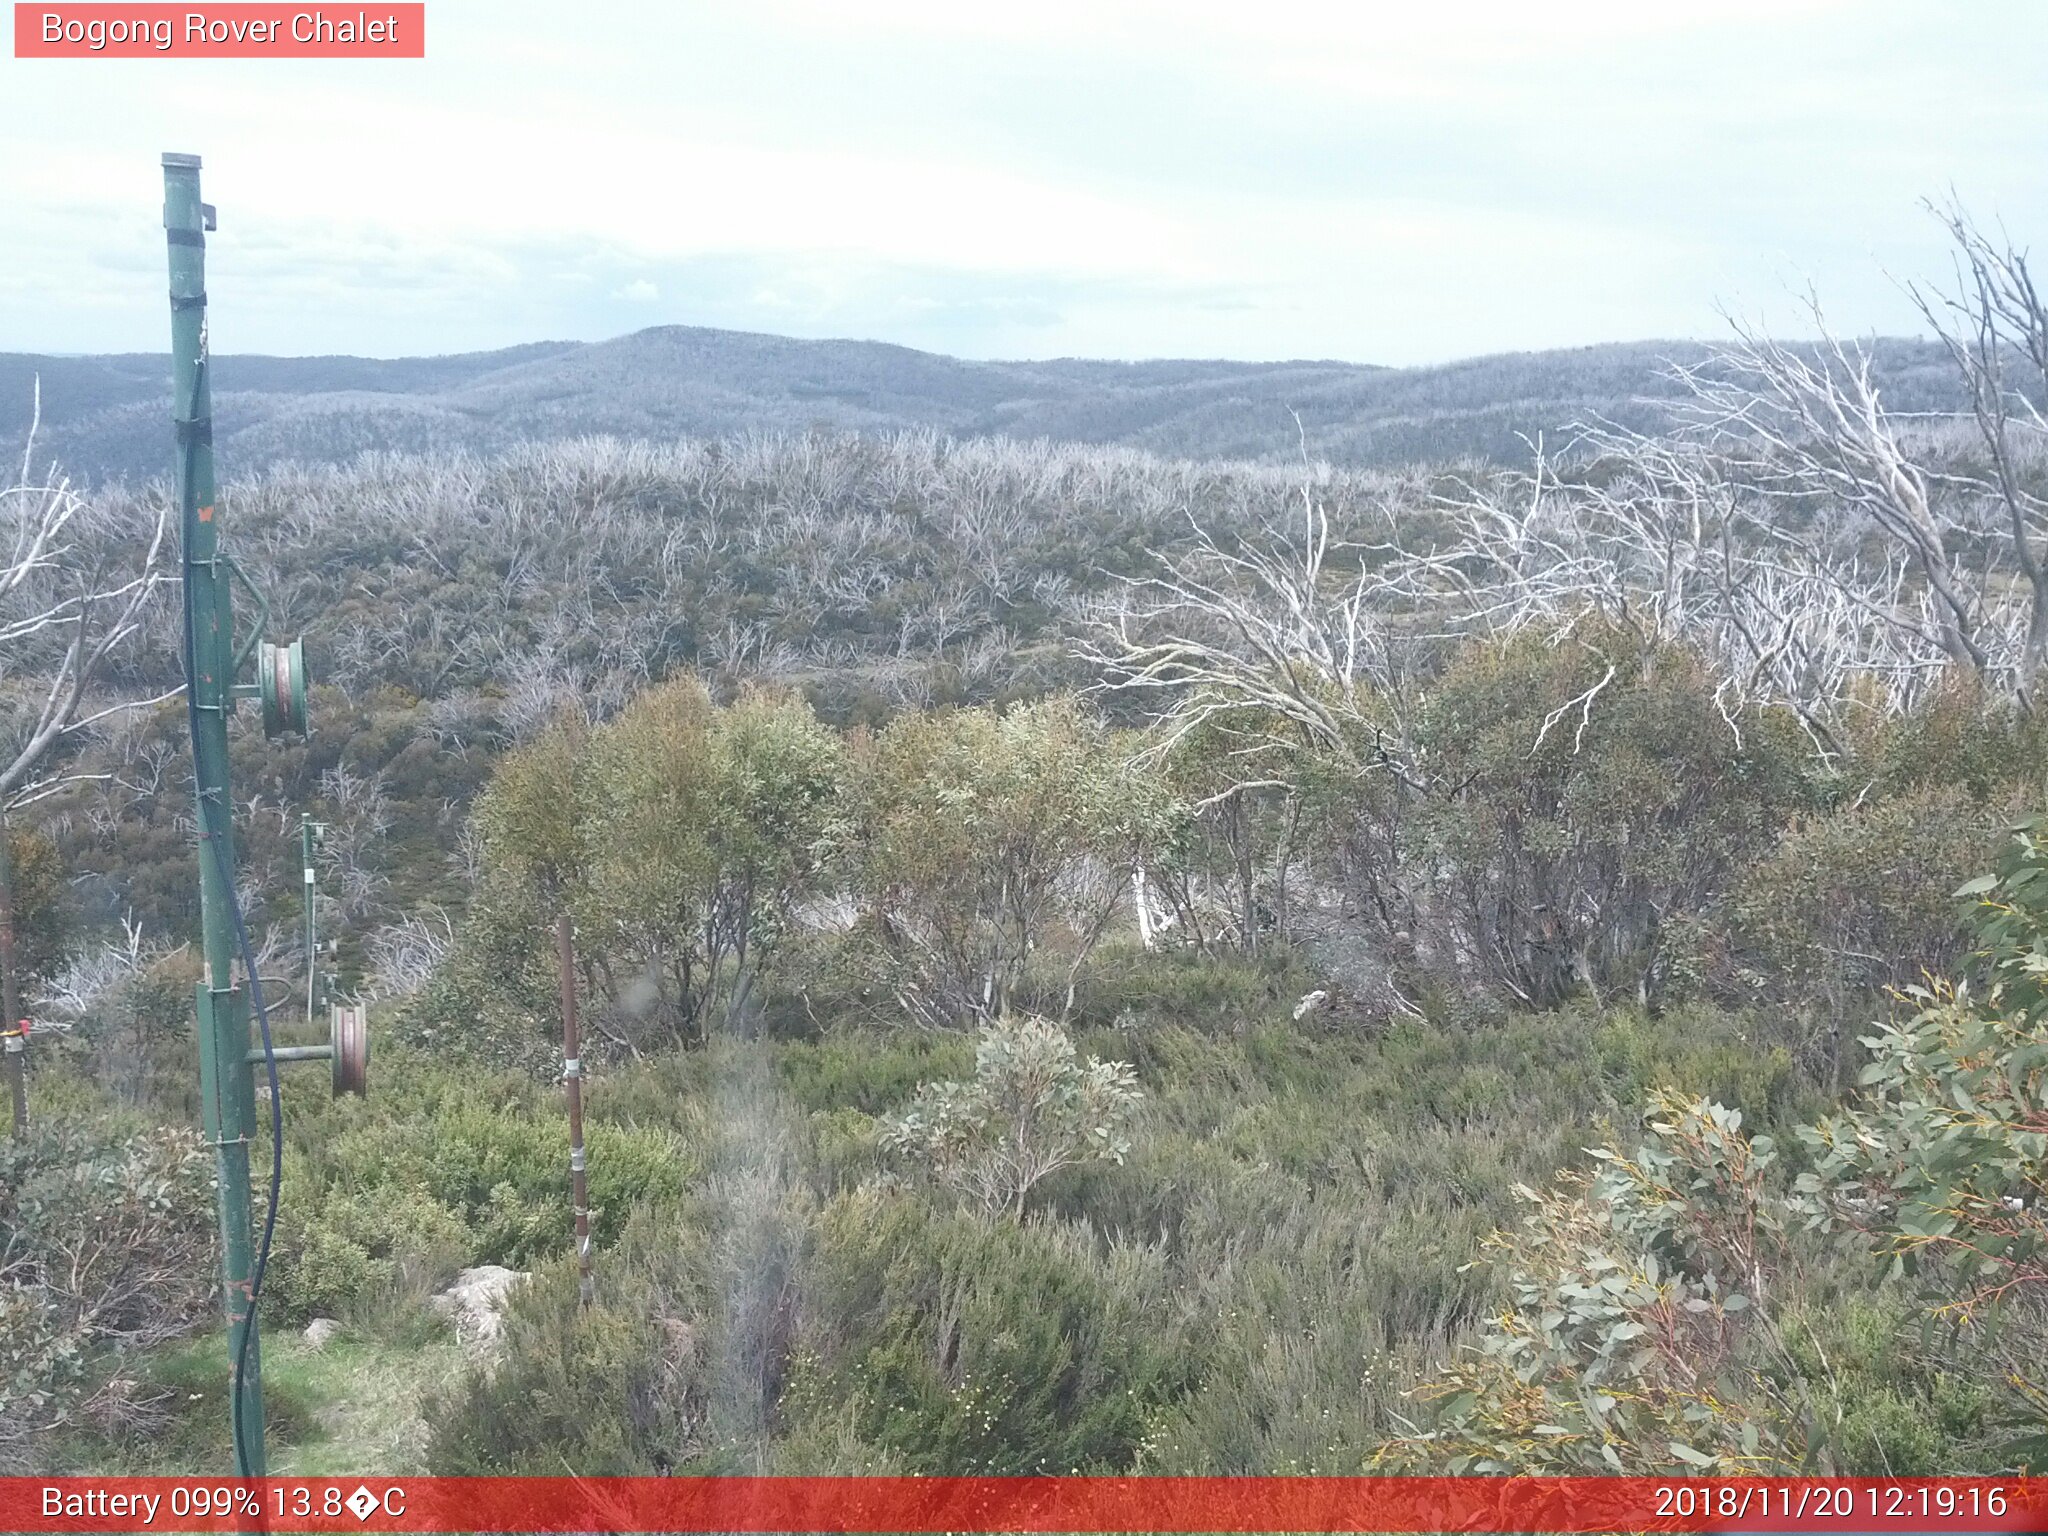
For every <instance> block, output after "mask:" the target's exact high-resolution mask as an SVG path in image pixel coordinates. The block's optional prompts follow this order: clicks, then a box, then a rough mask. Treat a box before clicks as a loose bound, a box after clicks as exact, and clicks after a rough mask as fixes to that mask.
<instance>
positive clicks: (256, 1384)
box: [163, 155, 265, 1477]
mask: <svg viewBox="0 0 2048 1536" xmlns="http://www.w3.org/2000/svg"><path fill="white" fill-rule="evenodd" d="M163 164H164V234H165V237H166V240H167V241H168V249H169V253H170V270H171V401H172V405H171V410H172V415H173V417H174V419H175V424H176V431H177V458H176V476H177V479H176V484H177V487H178V493H179V497H180V528H181V530H182V543H181V552H182V557H183V561H184V578H185V643H186V648H187V658H188V659H187V666H188V669H189V671H188V676H187V683H188V685H189V687H190V689H191V701H190V708H191V711H192V720H193V732H192V734H193V778H194V783H195V786H196V790H197V797H198V798H197V804H198V817H197V820H198V824H199V899H200V918H201V925H202V928H203V931H204V958H205V962H206V969H205V973H204V975H203V976H202V977H201V979H200V983H199V997H198V1008H199V1092H200V1101H201V1114H202V1120H203V1123H204V1125H205V1129H206V1139H207V1140H208V1141H209V1142H210V1143H212V1145H213V1147H214V1150H215V1155H216V1170H217V1173H218V1176H219V1190H220V1238H221V1243H220V1249H221V1280H222V1286H223V1295H224V1300H225V1303H226V1310H227V1320H228V1359H229V1364H230V1370H231V1373H232V1372H234V1371H235V1367H236V1366H237V1365H239V1367H240V1369H239V1372H238V1373H236V1374H239V1376H240V1378H241V1380H240V1382H239V1386H240V1390H239V1391H237V1392H236V1393H235V1394H234V1401H233V1403H232V1405H231V1412H232V1414H233V1429H234V1445H235V1470H236V1472H237V1473H238V1474H239V1475H241V1476H244V1477H261V1476H263V1475H264V1470H265V1467H264V1457H263V1366H262V1350H261V1344H260V1341H259V1338H258V1336H257V1326H256V1317H255V1309H254V1306H253V1302H252V1284H253V1280H254V1272H255V1255H254V1244H253V1242H252V1232H251V1224H250V1204H249V1143H250V1140H251V1139H252V1138H253V1136H254V1135H255V1131H256V1096H255V1078H254V1074H253V1072H252V1071H251V1070H250V1065H249V1006H248V997H247V994H246V993H244V991H243V990H242V988H241V987H240V986H238V985H237V984H236V981H235V963H234V962H235V929H234V919H233V916H232V913H231V910H230V907H229V899H230V895H231V882H232V881H233V879H234V868H235V856H234V841H233V834H232V828H231V810H232V807H233V804H234V802H233V800H232V798H231V797H230V796H229V793H228V714H229V712H230V711H231V710H232V709H233V707H234V662H235V646H234V620H233V614H232V612H231V609H230V604H229V579H228V570H227V566H226V565H225V563H224V562H223V561H222V559H221V551H220V521H219V519H218V517H217V516H216V515H215V507H214V480H213V406H212V391H211V389H210V388H209V386H208V382H207V377H206V374H207V341H206V229H207V227H208V226H209V225H210V224H211V223H212V217H211V215H212V212H213V210H212V209H210V208H208V207H207V206H206V205H205V204H204V203H202V202H201V201H200V200H199V157H198V156H197V155H165V156H164V162H163ZM245 1335H246V1337H245ZM231 1379H232V1376H231Z"/></svg>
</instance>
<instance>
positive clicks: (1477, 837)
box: [1323, 618, 1813, 1008]
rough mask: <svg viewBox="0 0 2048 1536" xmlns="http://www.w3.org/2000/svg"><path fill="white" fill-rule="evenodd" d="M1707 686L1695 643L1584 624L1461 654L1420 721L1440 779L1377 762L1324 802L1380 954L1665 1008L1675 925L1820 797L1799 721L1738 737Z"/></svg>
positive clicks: (1477, 978)
mask: <svg viewBox="0 0 2048 1536" xmlns="http://www.w3.org/2000/svg"><path fill="white" fill-rule="evenodd" d="M1714 700H1715V691H1714V681H1713V679H1712V677H1711V676H1710V675H1709V674H1708V673H1707V671H1706V670H1705V669H1704V668H1703V667H1702V666H1701V665H1700V663H1699V662H1698V661H1697V660H1696V659H1695V658H1693V657H1692V656H1691V655H1690V654H1688V653H1686V652H1685V651H1683V650H1680V649H1677V648H1675V647H1670V646H1651V645H1646V644H1644V642H1643V641H1642V640H1641V639H1640V638H1639V637H1637V636H1634V635H1631V634H1628V633H1626V632H1624V631H1622V630H1620V629H1618V628H1615V627H1612V626H1606V625H1602V624H1600V623H1598V622H1596V621H1595V620H1593V619H1591V618H1589V619H1587V620H1586V621H1585V622H1584V623H1583V624H1581V625H1580V627H1579V629H1578V630H1577V631H1576V632H1575V634H1574V635H1573V637H1572V639H1571V640H1570V641H1569V642H1567V643H1564V644H1559V645H1552V644H1550V643H1549V642H1548V641H1546V640H1545V639H1543V638H1542V637H1540V636H1538V635H1535V634H1533V633H1532V634H1525V635H1523V636H1520V637H1518V638H1516V639H1513V640H1509V641H1504V642H1499V643H1485V644H1474V645H1472V646H1470V647H1468V648H1467V649H1466V650H1464V651H1463V652H1461V653H1460V655H1459V656H1458V658H1457V659H1456V661H1455V662H1454V663H1453V664H1452V665H1451V666H1450V667H1449V669H1448V670H1447V671H1446V672H1445V673H1444V675H1443V676H1442V677H1441V678H1439V679H1438V680H1437V681H1436V683H1435V685H1434V686H1433V687H1432V688H1431V689H1430V691H1429V692H1428V694H1427V695H1426V696H1425V698H1424V700H1423V702H1422V705H1421V707H1420V709H1419V710H1418V711H1417V713H1416V717H1415V720H1414V722H1413V726H1412V734H1413V743H1412V750H1413V755H1414V758H1415V763H1414V772H1415V773H1416V774H1419V775H1421V776H1422V782H1424V783H1426V785H1427V786H1428V787H1427V789H1426V790H1425V791H1423V792H1420V793H1418V792H1415V791H1413V790H1411V789H1408V788H1406V787H1404V785H1403V784H1402V783H1401V782H1400V781H1398V780H1395V779H1394V778H1392V776H1390V775H1378V776H1375V777H1371V778H1368V779H1367V780H1365V781H1363V782H1361V783H1356V784H1351V785H1340V786H1337V787H1336V788H1335V789H1334V790H1333V791H1332V793H1331V795H1330V796H1329V797H1327V798H1326V801H1325V804H1324V806H1323V811H1324V814H1325V815H1326V816H1327V817H1331V818H1334V820H1333V822H1332V823H1331V824H1332V827H1333V835H1335V836H1336V837H1337V838H1338V839H1339V841H1340V845H1341V847H1342V849H1343V852H1344V862H1345V868H1346V872H1347V879H1348V880H1349V882H1350V884H1351V885H1352V888H1353V891H1354V895H1355V898H1356V901H1357V904H1358V907H1359V910H1360V911H1361V912H1363V913H1365V914H1366V915H1367V917H1368V920H1369V921H1372V922H1375V923H1377V924H1378V925H1379V926H1380V927H1381V929H1382V933H1381V937H1382V940H1383V941H1384V943H1385V945H1386V948H1387V952H1388V954H1389V955H1390V956H1392V957H1394V958H1395V959H1396V960H1397V961H1400V962H1401V963H1403V964H1408V963H1410V962H1409V960H1408V959H1407V958H1406V957H1409V956H1412V957H1414V962H1413V963H1416V964H1420V965H1421V966H1422V967H1423V968H1424V969H1425V970H1433V971H1435V972H1436V973H1437V974H1438V975H1439V976H1441V977H1444V978H1448V979H1451V980H1454V981H1472V982H1483V983H1485V984H1487V985H1489V986H1492V987H1494V988H1497V989H1499V990H1500V991H1501V992H1502V993H1503V994H1504V995H1506V996H1508V997H1511V998H1514V999H1516V1000H1517V1001H1519V1002H1521V1003H1522V1004H1524V1005H1527V1006H1531V1007H1535V1008H1548V1007H1554V1006H1556V1005H1557V1004H1558V1003H1559V1002H1561V1001H1563V1000H1564V999H1565V998H1567V997H1568V996H1570V995H1571V994H1572V993H1574V992H1576V991H1580V990H1586V991H1590V992H1591V993H1592V994H1593V995H1594V996H1596V997H1609V996H1614V995H1616V994H1619V996H1620V997H1621V998H1629V999H1637V1000H1642V1001H1651V1002H1654V1001H1658V1000H1660V999H1661V997H1662V996H1663V994H1664V992H1665V991H1666V990H1667V983H1668V982H1669V980H1670V979H1671V976H1672V972H1673V967H1674V963H1675V961H1676V959H1677V958H1678V957H1677V956H1676V955H1675V954H1674V953H1673V947H1672V944H1671V938H1672V932H1671V930H1672V927H1673V925H1674V924H1676V923H1678V922H1680V921H1681V920H1683V919H1685V918H1687V917H1689V916H1701V915H1706V914H1710V913H1712V912H1713V911H1714V909H1715V907H1716V904H1717V903H1718V902H1720V901H1721V900H1722V899H1723V898H1724V897H1725V895H1726V893H1727V891H1728V888H1729V886H1730V884H1731V883H1732V881H1733V879H1734V877H1735V874H1736V872H1737V871H1739V870H1740V869H1741V868H1742V867H1743V866H1744V865H1745V864H1747V863H1748V862H1749V861H1751V860H1753V859H1755V858H1757V857H1758V856H1760V855H1761V854H1762V853H1764V852H1765V851H1766V850H1767V849H1768V848H1769V847H1770V845H1771V843H1772V841H1773V840H1774V838H1775V837H1776V835H1777V831H1778V828H1779V826H1780V825H1781V823H1782V821H1783V819H1784V817H1785V816H1786V815H1787V814H1788V813H1789V812H1791V811H1792V810H1794V809H1796V808H1797V807H1799V806H1800V805H1802V804H1805V803H1808V802H1810V800H1811V799H1812V795H1813V791H1812V789H1811V787H1810V786H1809V784H1808V782H1807V770H1808V763H1809V759H1810V748H1809V747H1808V745H1807V744H1806V743H1805V741H1804V738H1803V737H1802V736H1801V734H1800V732H1799V730H1798V728H1797V726H1796V724H1795V723H1794V722H1793V720H1792V719H1791V718H1790V716H1789V715H1782V716H1781V715H1780V714H1770V715H1766V716H1764V717H1762V718H1757V719H1748V720H1745V721H1744V722H1743V723H1742V726H1741V729H1740V731H1739V732H1738V731H1737V730H1736V729H1735V728H1733V727H1732V726H1731V725H1730V724H1729V723H1728V722H1727V721H1726V720H1724V719H1723V718H1722V715H1721V712H1720V710H1719V709H1718V708H1717V707H1716V705H1715V701H1714Z"/></svg>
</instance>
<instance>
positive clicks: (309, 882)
mask: <svg viewBox="0 0 2048 1536" xmlns="http://www.w3.org/2000/svg"><path fill="white" fill-rule="evenodd" d="M299 873H300V875H301V877H302V882H303V886H304V890H305V897H306V1022H307V1023H308V1024H311V1023H312V1022H313V1005H314V1002H315V1001H316V999H315V992H316V991H317V986H316V980H317V977H318V974H319V970H320V923H319V912H318V910H317V907H316V903H317V902H318V900H319V896H318V894H317V887H316V886H315V885H314V884H313V818H312V817H310V816H301V817H300V818H299Z"/></svg>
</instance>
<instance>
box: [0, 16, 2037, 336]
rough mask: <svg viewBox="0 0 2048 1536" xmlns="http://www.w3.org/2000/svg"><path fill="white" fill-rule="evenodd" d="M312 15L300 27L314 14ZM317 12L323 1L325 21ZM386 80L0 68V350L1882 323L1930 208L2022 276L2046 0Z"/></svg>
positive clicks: (922, 37)
mask: <svg viewBox="0 0 2048 1536" xmlns="http://www.w3.org/2000/svg"><path fill="white" fill-rule="evenodd" d="M331 9H337V10H338V9H339V7H331ZM353 10H354V7H350V8H349V13H350V14H353ZM427 25H428V41H427V58H426V59H425V60H424V61H413V62H400V61H392V62H379V63H364V62H334V61H317V62H316V61H258V62H248V61H226V60H218V61H215V60H205V61H202V60H176V59H172V60H94V61H75V60H17V59H14V58H11V57H7V58H0V351H21V350H27V351H61V352H98V351H142V350H148V351H155V350H160V349H161V348H162V347H163V346H164V345H165V337H166V333H167V330H168V323H167V315H166V308H165V304H164V300H163V288H164V257H163V244H162V236H161V234H160V233H159V204H160V200H161V180H160V176H161V173H160V171H159V169H158V159H157V157H158V154H159V152H160V151H162V150H166V149H177V150H186V151H193V152H197V153H199V154H201V155H203V156H204V157H205V162H206V172H205V183H204V185H205V195H206V196H207V198H208V199H209V200H210V201H212V202H214V203H216V204H218V205H219V207H220V210H221V228H220V232H219V234H218V235H217V236H216V237H215V239H214V241H213V242H212V244H211V248H210V251H209V263H210V271H209V280H208V287H209V289H210V291H211V294H212V297H213V334H214V345H215V347H216V348H217V349H219V350H223V351H237V352H244V351H259V352H273V353H319V352H357V353H371V354H377V355H397V354H406V353H426V352H454V351H467V350H472V349H477V348H485V347H497V346H506V345H511V344H514V343H517V342H523V341H534V340H540V339H544V338H576V339H586V340H594V339H598V338H602V337H605V336H611V335H617V334H619V333H621V332H625V331H631V330H636V329H638V328H640V327H642V326H646V325H655V324H675V323H681V324H691V325H712V326H726V327H734V328H739V329H747V330H762V331H774V332H780V333H783V334H787V335H796V336H855V337H867V338H876V339H881V340H888V341H896V342H902V343H905V344H907V345H910V346H916V347H924V348H929V349H932V350H936V351H943V352H950V353H955V354H959V355H964V356H970V357H1049V356H1061V355H1084V356H1109V357H1157V356H1212V357H1213V356H1223V357H1238V358H1260V359H1263V358H1282V357H1335V358H1345V359H1350V360H1354V361H1360V362H1383V363H1416V362H1429V361H1436V360H1442V359H1448V358H1453V357H1461V356H1469V355H1472V354H1476V353H1484V352H1498V351H1509V350H1518V349H1523V348H1534V347H1550V346H1563V345H1572V344H1577V343H1585V342H1595V341H1610V340H1623V339H1632V338H1644V337H1660V338H1668V337H1673V336H1682V335H1703V334H1709V333H1712V332H1714V331H1715V330H1716V329H1717V327H1718V326H1719V325H1720V323H1721V322H1720V320H1719V318H1718V312H1717V309H1718V308H1721V307H1725V308H1728V309H1731V310H1734V311H1737V312H1739V313H1741V314H1743V315H1745V316H1749V317H1762V318H1764V319H1765V320H1767V321H1769V322H1772V323H1775V324H1777V325H1779V326H1780V327H1781V328H1783V329H1786V330H1797V329H1799V327H1798V326H1797V325H1796V323H1795V314H1794V309H1793V305H1792V302H1791V296H1792V295H1793V294H1795V293H1796V292H1798V291H1800V290H1802V289H1804V288H1805V287H1806V286H1807V285H1808V284H1811V285H1813V286H1814V287H1815V288H1817V289H1818V291H1819V293H1820V295H1821V297H1822V299H1823V301H1824V303H1825V305H1826V307H1827V310H1828V313H1829V318H1830V320H1831V321H1832V322H1833V323H1834V324H1835V325H1836V326H1837V328H1839V329H1841V330H1844V331H1849V332H1866V331H1892V332H1896V331H1905V330H1910V329H1914V326H1913V324H1912V321H1913V316H1912V313H1911V310H1910V308H1909V306H1908V305H1907V303H1906V302H1905V300H1904V299H1903V297H1902V296H1901V294H1900V292H1899V289H1898V283H1899V280H1900V279H1902V278H1904V277H1908V276H1915V275H1925V274H1929V273H1938V272H1939V271H1941V270H1942V268H1943V266H1944V263H1945V256H1944V254H1943V251H1942V248H1941V245H1940V242H1939V239H1938V231H1936V230H1935V228H1934V227H1933V224H1932V221H1931V220H1930V219H1929V218H1928V216H1927V215H1926V214H1925V212H1924V211H1922V210H1921V208H1920V206H1919V202H1920V199H1922V198H1923V197H1926V196H1930V195H1937V196H1939V195H1946V193H1947V191H1948V190H1949V188H1950V187H1951V186H1953V188H1954V190H1955V192H1956V193H1957V194H1959V195H1960V196H1961V198H1962V199H1963V200H1964V202H1965V203H1966V204H1968V205H1969V206H1970V207H1971V208H1973V209H1974V210H1976V211H1978V213H1979V214H1980V216H1983V217H1986V218H1992V217H2000V218H2003V219H2004V220H2005V222H2006V223H2007V225H2008V226H2009V227H2010V228H2011V230H2012V232H2013V234H2014V235H2015V236H2017V237H2019V238H2020V239H2021V240H2022V241H2025V240H2027V239H2030V238H2033V239H2038V240H2040V241H2041V242H2043V243H2044V245H2048V85H2044V81H2043V65H2044V60H2048V4H2042V3H2040V0H1973V3H1971V4H1968V5H1958V4H1938V3H1926V4H1903V3H1869V0H1864V3H1855V0H1711V3H1692V4H1685V3H1671V0H1665V3H1657V0H1614V3H1607V0H1598V3H1593V0H1583V3H1582V0H1550V3H1546V4H1537V3H1534V0H1528V3H1519V4H1480V3H1476V0H1474V3H1458V0H1400V3H1398V4H1382V3H1369V0H1341V3H1338V0H1332V3H1326V4H1315V5H1310V4H1303V3H1290V0H1233V3H1227V4H1214V3H1208V0H1161V3H1158V4H1152V3H1137V0H1129V3H1114V0H1019V3H1016V4H1010V5H1000V4H992V3H987V0H984V3H980V4H975V3H966V0H743V3H734V4H708V3H693V0H660V3H648V4H623V3H612V4H605V3H595V4H565V3H562V0H550V3H547V4H539V3H526V0H429V3H428V6H427Z"/></svg>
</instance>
